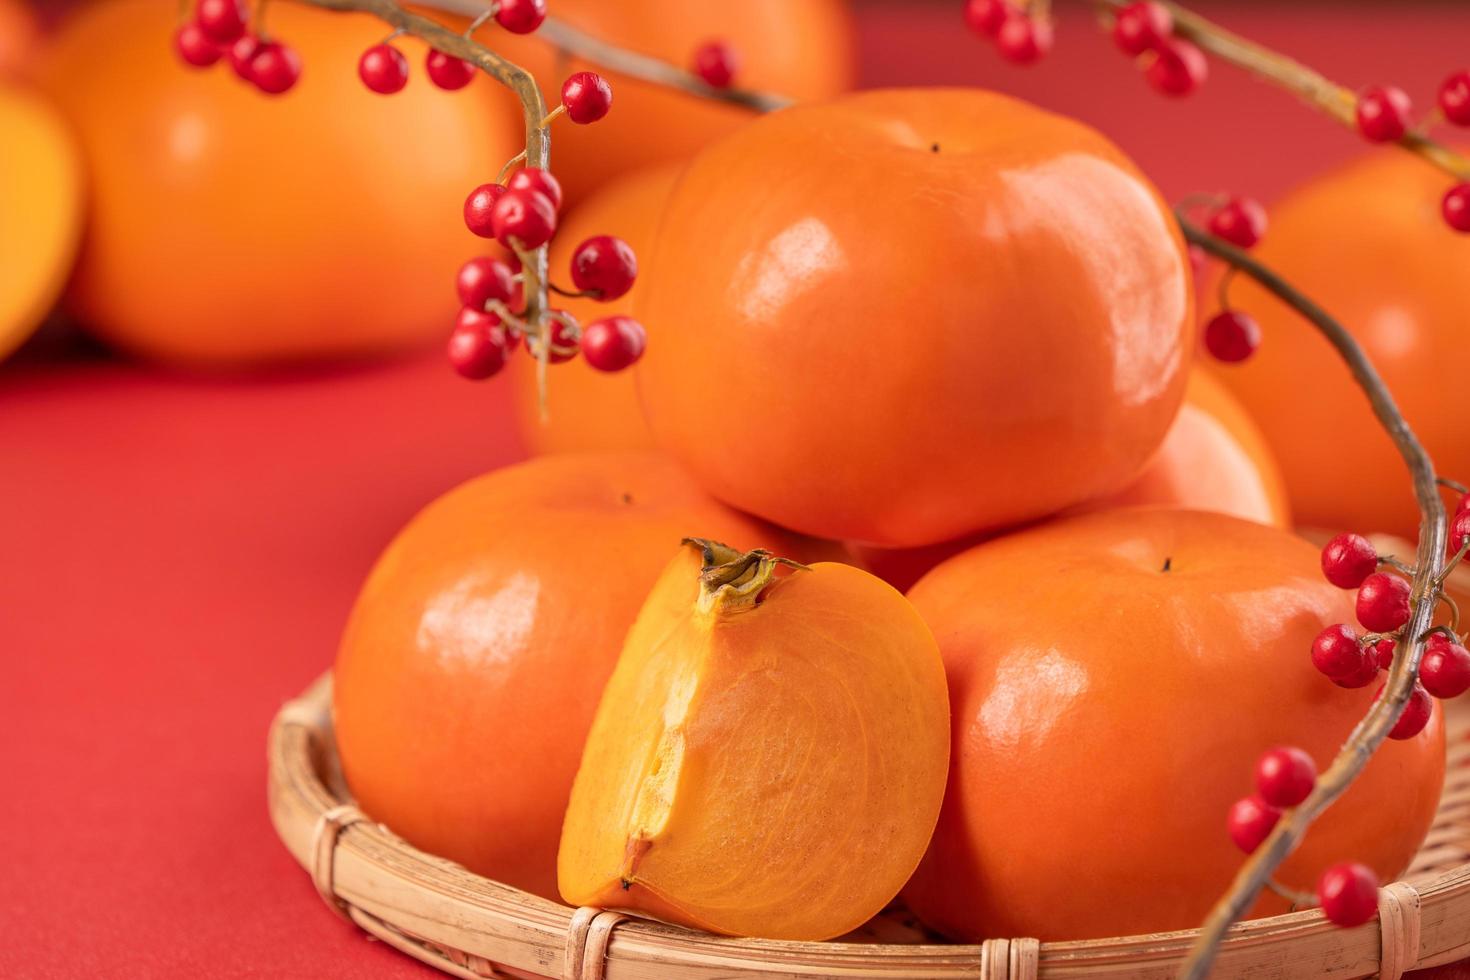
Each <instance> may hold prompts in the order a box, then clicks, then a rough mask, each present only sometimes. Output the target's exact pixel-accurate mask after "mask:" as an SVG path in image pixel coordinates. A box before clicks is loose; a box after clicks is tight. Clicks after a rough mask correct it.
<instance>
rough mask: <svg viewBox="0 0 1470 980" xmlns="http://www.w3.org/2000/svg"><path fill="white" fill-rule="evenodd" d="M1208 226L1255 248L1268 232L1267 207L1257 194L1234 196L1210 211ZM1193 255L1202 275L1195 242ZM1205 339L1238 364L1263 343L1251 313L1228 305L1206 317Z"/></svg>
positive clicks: (1218, 234)
mask: <svg viewBox="0 0 1470 980" xmlns="http://www.w3.org/2000/svg"><path fill="white" fill-rule="evenodd" d="M1205 227H1206V228H1207V229H1209V232H1210V234H1212V235H1214V236H1215V237H1216V238H1219V239H1221V240H1222V241H1227V242H1229V243H1230V244H1232V245H1234V246H1235V247H1236V248H1243V249H1250V248H1254V247H1255V245H1256V243H1257V242H1259V241H1260V240H1261V237H1262V236H1263V235H1265V234H1266V209H1265V208H1264V207H1262V206H1261V204H1260V202H1259V201H1256V200H1255V199H1254V198H1249V197H1231V198H1228V199H1226V200H1225V201H1224V202H1223V203H1221V204H1220V205H1219V206H1218V207H1215V208H1214V209H1212V210H1211V211H1210V213H1209V215H1208V217H1207V218H1206V221H1205ZM1189 257H1190V262H1191V264H1192V265H1193V266H1194V269H1195V275H1196V277H1198V275H1199V272H1200V270H1201V269H1203V267H1204V264H1205V254H1204V252H1203V251H1202V250H1200V248H1199V247H1198V246H1195V245H1191V246H1190V248H1189ZM1204 342H1205V350H1207V351H1209V352H1210V355H1211V356H1212V357H1214V358H1215V359H1216V360H1218V361H1224V362H1225V363H1227V364H1238V363H1239V362H1241V361H1244V360H1245V359H1247V358H1248V357H1250V356H1251V355H1252V354H1254V353H1255V352H1256V348H1258V347H1260V346H1261V325H1260V324H1258V323H1257V322H1256V321H1255V318H1254V317H1252V316H1250V315H1249V314H1247V313H1242V312H1241V311H1240V310H1232V309H1229V308H1228V307H1227V308H1226V309H1223V310H1221V311H1220V312H1219V313H1216V314H1215V315H1214V316H1212V317H1210V319H1209V320H1207V321H1205V329H1204Z"/></svg>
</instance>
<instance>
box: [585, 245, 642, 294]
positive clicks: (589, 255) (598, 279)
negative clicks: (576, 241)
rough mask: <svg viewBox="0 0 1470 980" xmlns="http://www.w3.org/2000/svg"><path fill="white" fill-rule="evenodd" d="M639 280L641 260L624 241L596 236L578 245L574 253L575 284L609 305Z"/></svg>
mask: <svg viewBox="0 0 1470 980" xmlns="http://www.w3.org/2000/svg"><path fill="white" fill-rule="evenodd" d="M637 277H638V257H637V256H636V255H634V254H633V249H632V247H631V246H630V245H629V244H628V243H627V242H625V241H623V240H622V239H621V238H614V237H613V236H612V235H597V236H596V237H593V238H589V239H587V240H586V241H585V242H583V243H582V244H580V245H578V246H577V250H576V251H575V252H573V253H572V282H573V284H575V285H576V287H577V288H578V289H580V290H582V291H583V292H590V293H594V294H595V295H596V298H597V299H599V300H602V301H603V302H607V301H608V300H613V299H617V298H618V297H620V296H622V295H623V294H625V293H626V292H627V291H628V290H630V289H632V288H633V280H634V279H636V278H637Z"/></svg>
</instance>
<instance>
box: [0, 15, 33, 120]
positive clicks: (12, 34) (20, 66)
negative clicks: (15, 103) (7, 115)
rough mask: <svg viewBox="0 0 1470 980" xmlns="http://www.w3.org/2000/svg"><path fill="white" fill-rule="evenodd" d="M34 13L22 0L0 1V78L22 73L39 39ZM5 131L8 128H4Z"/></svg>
mask: <svg viewBox="0 0 1470 980" xmlns="http://www.w3.org/2000/svg"><path fill="white" fill-rule="evenodd" d="M40 34H41V30H40V25H39V24H37V22H36V15H35V12H34V11H33V10H32V9H31V7H30V5H29V4H27V3H25V2H24V0H0V77H3V76H7V75H23V74H25V73H26V72H27V71H28V70H29V69H30V67H31V65H32V63H33V62H34V59H35V54H36V50H37V44H38V42H39V41H40ZM4 132H6V133H7V134H8V130H6V131H4Z"/></svg>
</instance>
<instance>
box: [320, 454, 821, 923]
mask: <svg viewBox="0 0 1470 980" xmlns="http://www.w3.org/2000/svg"><path fill="white" fill-rule="evenodd" d="M700 528H703V529H704V531H703V532H702V533H706V534H718V535H721V536H723V537H725V538H726V539H727V540H734V541H738V542H739V543H740V545H741V546H742V547H756V546H764V547H770V548H779V549H783V551H784V552H785V553H789V554H795V555H797V556H799V557H801V558H803V559H806V560H814V559H816V558H819V557H822V556H823V555H824V554H825V552H824V551H823V550H822V549H821V546H818V545H815V544H814V543H812V542H805V541H802V540H800V539H798V538H796V537H795V536H793V535H790V534H786V533H784V532H782V531H779V530H777V529H776V528H773V527H770V526H769V525H766V524H763V523H761V522H760V521H757V520H754V519H752V518H749V517H746V516H744V515H742V514H737V513H735V512H734V511H732V510H730V509H729V508H727V507H725V506H723V505H721V504H719V503H717V502H716V501H714V500H711V499H710V498H709V497H708V496H707V495H706V494H704V493H703V492H702V491H701V490H700V489H699V488H698V487H697V486H695V485H694V483H693V482H692V481H691V480H690V479H689V478H688V477H687V476H685V475H684V474H683V473H682V472H681V471H680V470H679V469H678V467H676V466H675V465H674V464H673V463H671V462H670V461H669V460H667V459H665V458H663V457H660V456H657V455H654V454H651V453H626V454H623V453H605V454H585V455H571V454H568V455H562V456H555V457H545V458H542V459H538V460H534V461H532V462H530V463H524V464H522V465H519V466H512V467H507V468H505V469H501V470H497V471H496V472H494V473H491V474H487V475H486V476H483V477H479V478H477V479H475V480H472V481H470V482H469V483H466V484H464V485H463V486H461V487H459V488H457V489H455V490H452V491H450V492H449V493H447V494H445V495H444V496H443V497H441V498H440V499H439V500H437V501H435V502H434V503H432V504H430V505H429V506H428V507H426V508H425V509H424V511H423V512H422V513H420V514H419V515H418V516H417V517H415V518H414V519H413V521H411V522H410V523H409V525H408V526H407V527H405V528H404V529H403V531H402V532H401V533H400V534H399V535H398V536H397V537H396V538H395V539H394V541H393V543H392V544H391V545H390V546H389V547H388V548H387V550H385V551H384V552H383V555H382V557H381V558H380V559H379V560H378V562H377V565H376V566H375V567H374V569H373V571H372V574H371V575H370V576H369V577H368V580H367V583H366V584H365V585H364V586H363V589H362V593H361V594H360V595H359V597H358V599H357V603H356V605H355V606H354V608H353V611H352V615H351V618H350V619H349V621H348V624H347V628H346V631H345V633H344V635H343V637H342V643H341V647H340V649H339V652H338V655H337V667H336V671H335V675H334V683H333V698H334V707H335V721H336V733H337V746H338V749H339V751H340V753H341V757H342V769H343V772H344V773H345V774H346V777H347V784H348V786H350V787H351V788H352V792H353V795H354V796H355V797H356V798H357V800H358V802H359V804H360V805H361V806H362V808H363V810H364V811H365V812H367V813H368V814H369V815H371V816H372V817H373V819H375V820H379V821H381V822H383V823H385V824H387V825H388V826H389V827H390V828H392V830H393V831H394V832H395V833H397V834H399V835H400V836H402V837H403V838H405V839H406V840H408V841H409V843H411V844H413V845H414V846H415V847H419V848H422V849H424V850H426V851H430V852H432V853H434V854H438V855H440V856H441V857H445V858H448V859H450V860H452V861H455V862H458V863H459V864H462V865H464V866H465V867H467V868H469V869H470V870H471V871H474V872H476V873H477V874H482V875H486V876H488V877H491V878H494V879H496V880H498V881H501V882H504V883H506V884H509V885H513V886H515V887H517V888H522V889H525V890H527V891H531V892H535V893H536V894H538V895H542V896H544V897H547V898H555V896H556V848H557V838H558V836H559V833H560V829H561V819H562V815H563V814H564V813H565V812H566V806H567V796H568V794H569V793H570V792H571V788H572V777H573V776H574V775H575V774H576V771H577V762H578V760H579V759H580V758H581V756H582V742H583V740H584V739H585V738H586V735H587V729H588V727H589V726H590V725H591V724H592V716H593V713H594V711H595V710H596V708H597V702H598V698H599V697H600V696H601V694H602V687H603V685H604V684H605V683H606V682H607V678H608V676H609V675H610V674H611V673H612V670H613V665H614V663H615V662H616V661H617V658H618V652H619V651H620V650H621V649H622V642H623V638H624V636H625V635H626V633H627V631H628V627H629V626H631V625H632V623H633V620H634V618H635V617H636V616H637V615H638V610H639V608H640V607H641V606H642V604H643V600H644V598H645V597H646V596H647V595H648V590H649V588H650V587H651V586H652V585H653V583H654V582H655V581H656V580H657V579H658V577H659V575H660V573H661V572H662V570H663V568H664V566H665V565H667V564H668V556H669V552H670V550H671V549H673V548H676V547H678V544H679V541H680V540H682V539H683V538H684V536H685V535H687V534H689V533H691V532H696V533H700V532H698V529H700ZM594 553H596V554H601V555H606V556H612V557H608V558H606V559H605V560H594V558H593V557H592V556H593V554H594Z"/></svg>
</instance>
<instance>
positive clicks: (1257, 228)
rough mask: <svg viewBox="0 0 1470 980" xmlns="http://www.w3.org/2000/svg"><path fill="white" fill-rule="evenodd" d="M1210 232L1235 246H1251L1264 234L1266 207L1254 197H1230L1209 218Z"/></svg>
mask: <svg viewBox="0 0 1470 980" xmlns="http://www.w3.org/2000/svg"><path fill="white" fill-rule="evenodd" d="M1209 228H1210V234H1212V235H1214V236H1215V237H1216V238H1223V239H1225V240H1226V241H1227V242H1229V243H1230V244H1232V245H1234V246H1236V247H1237V248H1251V247H1252V246H1254V245H1255V244H1256V242H1259V241H1260V240H1261V237H1262V236H1263V235H1265V234H1266V209H1265V208H1263V207H1261V205H1260V203H1259V202H1258V201H1256V200H1255V199H1254V198H1249V197H1232V198H1231V199H1230V200H1228V201H1226V202H1225V204H1224V205H1223V206H1221V207H1220V209H1219V210H1217V211H1216V212H1215V213H1214V214H1212V215H1210V220H1209Z"/></svg>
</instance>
